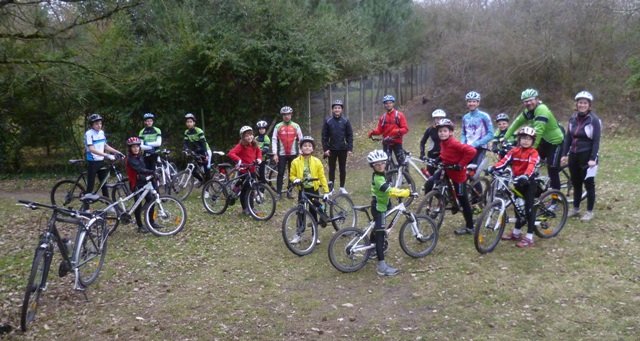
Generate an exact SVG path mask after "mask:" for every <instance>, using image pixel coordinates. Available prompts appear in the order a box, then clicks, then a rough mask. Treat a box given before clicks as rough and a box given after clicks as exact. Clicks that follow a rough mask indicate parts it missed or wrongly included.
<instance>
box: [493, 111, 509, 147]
mask: <svg viewBox="0 0 640 341" xmlns="http://www.w3.org/2000/svg"><path fill="white" fill-rule="evenodd" d="M496 125H497V127H498V129H496V130H495V133H494V134H493V141H492V142H491V150H492V151H493V152H494V153H496V154H498V155H499V156H500V158H503V157H504V156H505V155H506V154H507V152H506V151H505V150H504V149H503V148H501V144H502V142H503V141H504V134H505V133H506V132H507V129H509V115H507V114H506V113H503V112H501V113H499V114H498V115H496Z"/></svg>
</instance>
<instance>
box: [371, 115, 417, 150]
mask: <svg viewBox="0 0 640 341" xmlns="http://www.w3.org/2000/svg"><path fill="white" fill-rule="evenodd" d="M408 132H409V126H407V119H406V118H405V117H404V114H403V113H402V112H401V111H398V110H396V109H393V110H391V111H388V112H386V113H384V114H382V115H381V116H380V119H379V120H378V126H377V127H376V129H374V130H372V131H370V132H369V137H371V135H382V137H383V138H385V137H391V138H393V140H392V141H391V142H392V143H395V144H400V143H402V136H403V135H405V134H406V133H408Z"/></svg>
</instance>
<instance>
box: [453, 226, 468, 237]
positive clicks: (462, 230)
mask: <svg viewBox="0 0 640 341" xmlns="http://www.w3.org/2000/svg"><path fill="white" fill-rule="evenodd" d="M453 233H455V234H456V235H458V236H462V235H465V234H473V229H472V228H468V227H463V228H459V229H457V230H455V231H453Z"/></svg>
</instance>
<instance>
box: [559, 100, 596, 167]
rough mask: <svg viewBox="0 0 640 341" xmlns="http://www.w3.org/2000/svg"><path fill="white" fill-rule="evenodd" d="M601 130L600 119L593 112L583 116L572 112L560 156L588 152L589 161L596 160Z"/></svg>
mask: <svg viewBox="0 0 640 341" xmlns="http://www.w3.org/2000/svg"><path fill="white" fill-rule="evenodd" d="M601 128H602V127H601V121H600V118H599V117H598V115H596V113H595V112H593V111H589V112H588V113H587V114H586V115H585V116H580V115H578V113H577V112H574V113H573V115H571V118H570V119H569V128H568V130H567V135H566V136H565V138H564V146H563V148H562V155H569V153H576V154H577V153H582V152H590V155H589V160H597V157H598V151H599V149H600V133H601Z"/></svg>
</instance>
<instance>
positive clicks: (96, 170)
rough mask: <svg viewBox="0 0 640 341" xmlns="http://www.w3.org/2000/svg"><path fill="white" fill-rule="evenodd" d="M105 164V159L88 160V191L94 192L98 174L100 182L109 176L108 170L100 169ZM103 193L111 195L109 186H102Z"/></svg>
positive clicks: (106, 195)
mask: <svg viewBox="0 0 640 341" xmlns="http://www.w3.org/2000/svg"><path fill="white" fill-rule="evenodd" d="M103 165H104V161H87V191H86V193H93V187H94V186H95V183H96V174H97V175H98V179H100V183H102V181H104V179H106V178H107V174H108V171H107V170H106V169H100V168H102V166H103ZM102 195H103V196H105V197H107V198H108V197H109V190H108V189H107V187H105V186H102Z"/></svg>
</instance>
